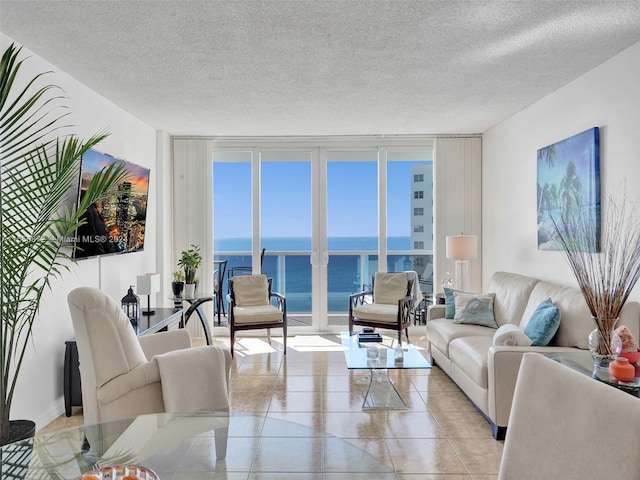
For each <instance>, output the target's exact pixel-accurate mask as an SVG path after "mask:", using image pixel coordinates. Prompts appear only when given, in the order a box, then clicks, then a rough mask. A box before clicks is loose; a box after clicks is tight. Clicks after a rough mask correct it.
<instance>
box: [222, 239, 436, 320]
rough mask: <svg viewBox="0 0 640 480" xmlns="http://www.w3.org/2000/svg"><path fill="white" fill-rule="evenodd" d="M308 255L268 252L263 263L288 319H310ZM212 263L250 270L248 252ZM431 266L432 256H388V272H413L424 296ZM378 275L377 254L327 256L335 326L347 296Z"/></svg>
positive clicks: (226, 255) (429, 286)
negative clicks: (283, 298) (222, 262)
mask: <svg viewBox="0 0 640 480" xmlns="http://www.w3.org/2000/svg"><path fill="white" fill-rule="evenodd" d="M310 255H311V252H277V251H267V252H266V254H265V256H264V259H263V263H262V272H263V273H265V274H266V275H268V276H269V277H271V278H273V289H274V291H277V292H280V293H282V294H283V295H285V296H286V297H287V313H288V314H289V315H290V316H296V315H298V316H307V315H308V316H310V315H311V312H312V293H311V291H312V265H311V262H310ZM215 259H216V260H227V262H228V263H227V269H229V268H231V267H237V266H251V256H250V255H249V254H248V253H247V252H218V253H217V254H216V256H215ZM432 265H433V255H432V253H431V252H428V253H423V252H421V253H419V254H416V253H413V252H393V254H390V255H387V271H390V272H392V271H396V272H398V271H405V270H415V271H416V272H418V275H420V277H421V289H422V291H423V292H424V293H432V292H433V283H432V281H431V280H432V278H431V276H432V268H431V267H432ZM377 271H378V254H377V253H376V252H373V251H370V252H357V253H355V252H349V251H344V252H343V251H334V252H330V254H329V263H328V265H327V278H328V282H327V283H328V284H327V312H328V313H329V315H330V316H332V315H335V316H336V317H339V318H341V319H342V320H338V322H339V323H338V324H346V314H347V312H348V309H349V295H351V294H353V293H356V292H359V291H362V290H363V289H366V288H368V287H370V286H371V278H372V275H373V274H375V272H377ZM227 281H228V279H227V278H225V279H224V283H223V292H226V291H227ZM225 302H226V298H225ZM225 309H226V304H225ZM302 323H307V322H305V321H303V322H302ZM330 323H333V322H330Z"/></svg>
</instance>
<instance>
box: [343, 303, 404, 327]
mask: <svg viewBox="0 0 640 480" xmlns="http://www.w3.org/2000/svg"><path fill="white" fill-rule="evenodd" d="M353 316H354V317H356V318H358V319H360V320H370V321H373V322H384V323H393V324H395V323H397V321H398V304H397V303H396V304H395V305H389V304H384V303H383V304H381V303H366V304H364V305H360V306H359V307H356V308H354V309H353Z"/></svg>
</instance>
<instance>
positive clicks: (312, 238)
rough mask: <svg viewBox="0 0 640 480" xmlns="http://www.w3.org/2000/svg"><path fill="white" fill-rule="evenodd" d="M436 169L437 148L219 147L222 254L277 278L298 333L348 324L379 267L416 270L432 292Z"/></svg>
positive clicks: (216, 211) (217, 241) (218, 253)
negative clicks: (353, 298)
mask: <svg viewBox="0 0 640 480" xmlns="http://www.w3.org/2000/svg"><path fill="white" fill-rule="evenodd" d="M431 167H432V160H431V150H430V149H425V150H415V149H414V150H402V149H398V150H389V151H388V150H387V149H385V148H380V147H375V146H374V147H371V146H368V147H367V148H353V146H349V148H340V147H337V148H336V147H323V146H315V147H307V148H300V147H298V148H294V147H291V148H273V147H247V148H246V149H244V150H240V149H235V150H222V149H221V150H216V151H214V155H213V199H214V200H213V201H214V205H213V215H214V221H213V225H214V231H213V245H214V255H215V259H216V260H226V261H227V262H228V264H227V266H228V268H230V267H234V266H250V267H252V268H253V270H254V271H262V272H264V273H266V274H267V275H268V276H269V277H271V278H273V285H274V289H275V290H276V291H278V292H281V293H283V294H284V295H286V297H287V309H288V316H289V325H290V326H291V327H292V329H293V330H292V331H295V329H296V328H300V329H302V330H313V331H340V330H344V329H345V328H346V327H347V325H348V321H347V313H348V307H349V295H350V294H352V293H356V292H358V291H361V290H362V289H363V288H367V287H370V286H371V277H372V275H374V274H375V272H377V271H378V270H384V271H403V270H416V271H417V272H418V273H419V274H420V276H421V279H422V278H423V279H424V280H425V281H424V286H425V289H428V281H429V280H428V279H429V276H430V275H431V274H432V273H431V272H432V270H430V266H431V264H432V253H433V251H432V249H433V247H432V242H433V240H432V238H433V233H432V230H433V227H432V225H433V215H432V205H433V201H432V180H431V179H432V176H431ZM380 265H383V266H384V267H381V266H380ZM223 288H225V289H226V286H225V287H223ZM225 291H226V290H225Z"/></svg>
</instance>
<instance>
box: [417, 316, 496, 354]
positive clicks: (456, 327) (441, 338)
mask: <svg viewBox="0 0 640 480" xmlns="http://www.w3.org/2000/svg"><path fill="white" fill-rule="evenodd" d="M494 333H495V330H494V329H493V328H487V327H481V326H480V325H465V324H460V323H453V322H452V321H451V320H448V319H446V318H436V319H434V320H429V322H427V338H428V339H429V342H430V343H432V344H433V345H434V346H435V347H436V348H437V349H438V350H440V351H441V352H442V353H444V354H445V355H446V356H447V357H449V344H450V343H451V341H452V340H454V339H456V338H459V337H471V336H479V337H488V338H489V340H493V334H494ZM490 343H491V342H490Z"/></svg>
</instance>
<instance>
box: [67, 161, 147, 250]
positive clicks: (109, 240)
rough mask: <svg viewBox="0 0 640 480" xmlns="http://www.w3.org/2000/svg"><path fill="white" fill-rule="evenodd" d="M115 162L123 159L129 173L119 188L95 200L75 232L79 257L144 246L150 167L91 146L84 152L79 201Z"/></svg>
mask: <svg viewBox="0 0 640 480" xmlns="http://www.w3.org/2000/svg"><path fill="white" fill-rule="evenodd" d="M112 163H122V164H124V168H125V170H126V171H127V173H128V175H127V178H126V180H125V181H124V182H122V183H121V184H119V185H118V187H117V190H116V191H115V192H113V193H112V194H111V195H109V196H108V197H106V198H104V199H102V200H100V201H99V202H96V203H94V204H92V205H91V206H90V207H89V209H88V210H87V212H86V214H85V216H84V221H85V222H86V223H85V224H84V225H82V227H80V228H79V229H78V231H77V232H76V236H75V247H76V248H75V249H74V251H73V257H74V258H76V259H80V258H87V257H93V256H96V255H109V254H115V253H128V252H138V251H141V250H143V248H144V236H145V228H146V219H147V198H148V194H149V169H148V168H144V167H141V166H140V165H136V164H134V163H131V162H127V161H125V160H120V159H117V158H115V157H112V156H111V155H107V154H105V153H100V152H97V151H95V150H89V151H87V153H85V154H84V155H83V156H82V166H81V168H80V188H79V195H78V201H79V200H80V198H82V195H83V194H84V192H85V190H86V189H87V186H88V185H89V182H90V181H91V178H92V177H93V176H94V175H95V174H96V173H97V172H99V171H100V170H101V169H102V168H104V167H106V166H109V165H111V164H112Z"/></svg>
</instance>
